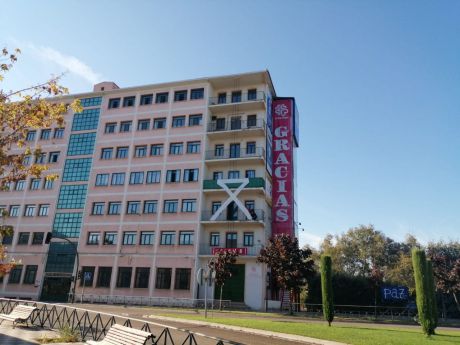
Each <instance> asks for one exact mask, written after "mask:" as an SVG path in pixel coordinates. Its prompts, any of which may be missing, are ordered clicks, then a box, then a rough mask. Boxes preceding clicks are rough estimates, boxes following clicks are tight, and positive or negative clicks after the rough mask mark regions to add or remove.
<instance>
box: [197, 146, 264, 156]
mask: <svg viewBox="0 0 460 345" xmlns="http://www.w3.org/2000/svg"><path fill="white" fill-rule="evenodd" d="M264 155H265V150H264V148H263V147H242V148H235V149H227V150H221V149H214V150H209V151H206V159H238V158H257V157H260V158H264Z"/></svg>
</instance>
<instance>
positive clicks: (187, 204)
mask: <svg viewBox="0 0 460 345" xmlns="http://www.w3.org/2000/svg"><path fill="white" fill-rule="evenodd" d="M182 212H196V199H183V200H182Z"/></svg>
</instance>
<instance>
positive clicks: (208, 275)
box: [201, 265, 216, 318]
mask: <svg viewBox="0 0 460 345" xmlns="http://www.w3.org/2000/svg"><path fill="white" fill-rule="evenodd" d="M201 270H203V278H204V317H205V318H207V317H208V285H209V283H208V282H213V281H214V279H215V278H216V271H214V269H213V268H212V267H209V265H208V267H207V268H205V269H202V268H201Z"/></svg>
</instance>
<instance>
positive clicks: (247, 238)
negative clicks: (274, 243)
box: [243, 232, 254, 247]
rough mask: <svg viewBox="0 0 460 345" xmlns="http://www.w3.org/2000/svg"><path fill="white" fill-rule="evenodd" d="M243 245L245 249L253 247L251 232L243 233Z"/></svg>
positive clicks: (252, 234)
mask: <svg viewBox="0 0 460 345" xmlns="http://www.w3.org/2000/svg"><path fill="white" fill-rule="evenodd" d="M243 245H244V246H245V247H253V246H254V233H253V232H245V233H244V235H243Z"/></svg>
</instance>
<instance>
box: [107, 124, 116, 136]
mask: <svg viewBox="0 0 460 345" xmlns="http://www.w3.org/2000/svg"><path fill="white" fill-rule="evenodd" d="M116 130H117V123H116V122H109V123H106V124H105V130H104V133H105V134H112V133H115V131H116Z"/></svg>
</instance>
